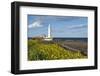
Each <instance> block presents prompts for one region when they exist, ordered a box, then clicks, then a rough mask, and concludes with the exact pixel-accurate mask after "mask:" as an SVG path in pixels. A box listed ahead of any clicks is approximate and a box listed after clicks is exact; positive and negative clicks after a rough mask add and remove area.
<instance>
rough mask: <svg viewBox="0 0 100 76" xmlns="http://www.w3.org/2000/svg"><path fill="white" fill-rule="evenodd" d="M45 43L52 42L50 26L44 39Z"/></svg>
mask: <svg viewBox="0 0 100 76" xmlns="http://www.w3.org/2000/svg"><path fill="white" fill-rule="evenodd" d="M44 40H45V41H52V36H51V26H50V24H49V25H48V35H47V37H45V38H44Z"/></svg>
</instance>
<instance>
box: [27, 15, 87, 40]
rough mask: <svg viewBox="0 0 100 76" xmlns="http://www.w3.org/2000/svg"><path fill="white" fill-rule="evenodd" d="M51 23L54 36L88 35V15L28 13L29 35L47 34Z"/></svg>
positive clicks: (81, 36) (80, 36) (73, 36)
mask: <svg viewBox="0 0 100 76" xmlns="http://www.w3.org/2000/svg"><path fill="white" fill-rule="evenodd" d="M49 24H50V25H51V31H52V32H51V34H52V36H53V37H66V38H67V37H71V38H75V37H79V38H83V37H85V38H86V37H87V34H88V17H78V16H50V15H49V16H43V15H28V37H35V36H40V35H44V34H45V35H47V31H48V30H47V28H48V25H49Z"/></svg>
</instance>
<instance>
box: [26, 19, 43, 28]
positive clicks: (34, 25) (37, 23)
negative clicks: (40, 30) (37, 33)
mask: <svg viewBox="0 0 100 76" xmlns="http://www.w3.org/2000/svg"><path fill="white" fill-rule="evenodd" d="M42 26H43V25H42V24H41V22H40V21H35V22H33V23H32V24H30V25H29V26H28V28H35V27H42Z"/></svg>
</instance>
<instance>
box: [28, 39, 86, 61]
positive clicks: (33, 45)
mask: <svg viewBox="0 0 100 76" xmlns="http://www.w3.org/2000/svg"><path fill="white" fill-rule="evenodd" d="M79 58H86V56H84V55H83V54H81V52H80V51H77V52H73V51H70V50H66V49H64V48H62V47H61V46H59V45H58V44H56V43H49V42H48V43H44V42H42V41H41V40H28V60H58V59H79Z"/></svg>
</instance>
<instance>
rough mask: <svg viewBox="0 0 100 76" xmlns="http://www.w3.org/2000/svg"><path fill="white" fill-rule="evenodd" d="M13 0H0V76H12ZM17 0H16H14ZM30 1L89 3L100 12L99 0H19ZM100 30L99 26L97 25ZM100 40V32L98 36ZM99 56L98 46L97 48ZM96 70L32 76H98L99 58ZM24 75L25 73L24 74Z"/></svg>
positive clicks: (99, 17) (31, 75) (28, 75)
mask: <svg viewBox="0 0 100 76" xmlns="http://www.w3.org/2000/svg"><path fill="white" fill-rule="evenodd" d="M13 1H14V0H1V1H0V76H14V75H13V74H11V73H10V57H11V54H10V53H11V48H10V47H11V46H10V44H11V40H10V38H11V37H10V36H11V34H10V30H11V5H10V4H11V2H13ZM16 1H18V0H16ZM20 1H30V2H44V3H58V4H74V5H90V6H98V13H100V0H20ZM99 20H100V14H98V26H99V24H100V22H99ZM98 29H99V32H100V26H99V27H98ZM98 37H99V38H98V39H99V40H98V42H100V34H99V36H98ZM99 45H100V43H99ZM98 51H99V52H98V53H99V56H98V58H100V48H99V50H98ZM98 60H99V69H98V70H85V71H70V72H69V71H67V72H66V71H65V72H53V73H40V74H34V76H76V75H77V76H94V75H95V76H99V75H100V59H98ZM24 75H25V74H24ZM21 76H23V75H21ZM25 76H33V74H26V75H25Z"/></svg>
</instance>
